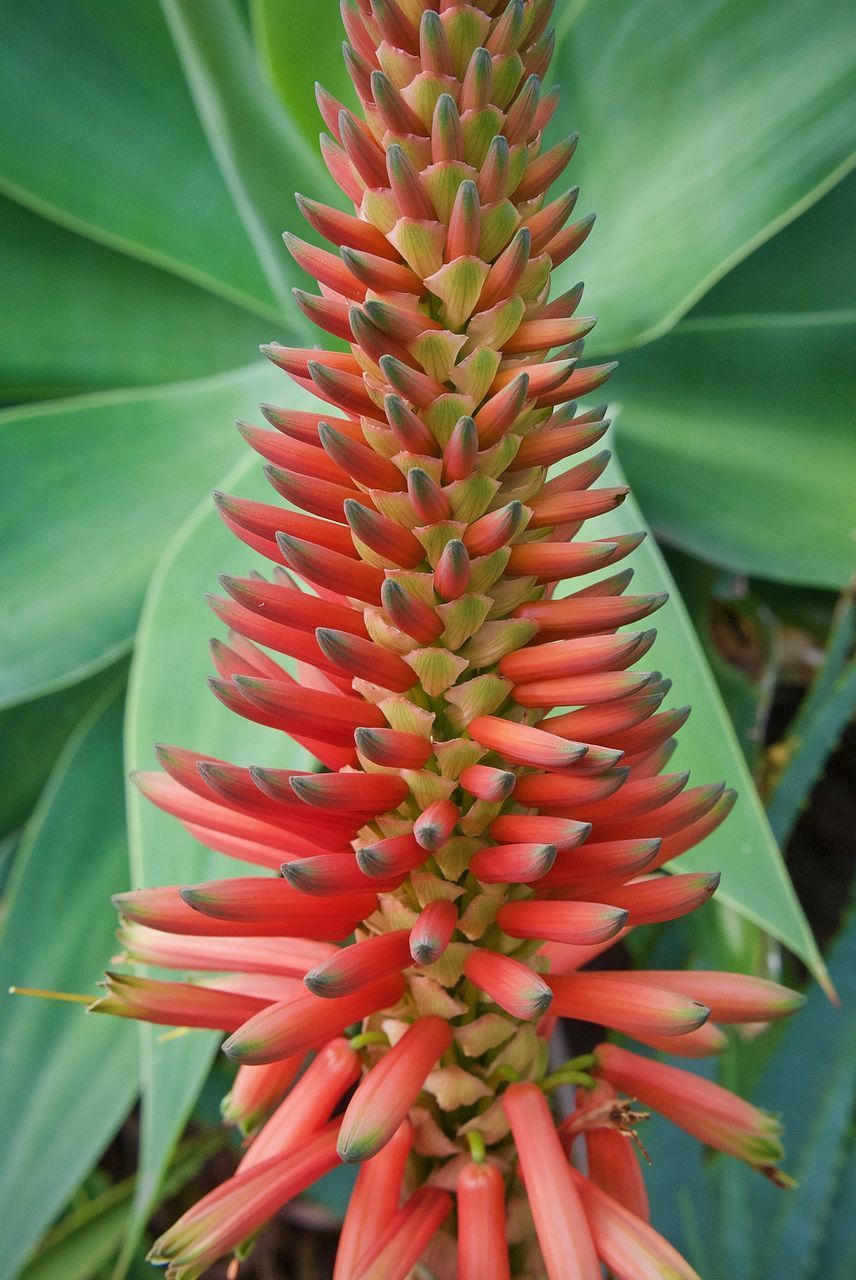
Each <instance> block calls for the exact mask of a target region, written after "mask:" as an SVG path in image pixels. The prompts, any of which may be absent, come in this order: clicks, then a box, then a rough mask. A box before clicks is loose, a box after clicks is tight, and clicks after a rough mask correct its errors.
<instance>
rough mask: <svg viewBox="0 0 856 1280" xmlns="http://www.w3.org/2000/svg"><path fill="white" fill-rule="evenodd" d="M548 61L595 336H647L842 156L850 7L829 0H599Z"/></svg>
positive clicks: (603, 339) (841, 168)
mask: <svg viewBox="0 0 856 1280" xmlns="http://www.w3.org/2000/svg"><path fill="white" fill-rule="evenodd" d="M574 15H577V16H576V20H575V21H571V22H570V23H568V22H567V21H566V22H564V23H563V24H562V25H563V29H564V28H565V27H569V29H568V30H567V32H566V34H565V35H564V38H563V39H562V41H561V43H560V46H559V51H558V55H557V57H556V60H555V63H554V66H553V73H554V75H555V76H556V78H557V79H558V80H559V82H560V84H561V85H562V89H563V95H564V96H563V99H562V103H561V105H560V108H559V112H558V116H557V121H556V122H555V123H556V127H557V129H559V130H562V131H564V132H569V131H570V130H573V129H578V130H579V131H580V134H581V141H580V146H579V151H578V153H577V158H576V159H575V161H574V163H573V165H572V166H571V170H570V175H571V176H570V181H571V182H572V183H575V184H579V186H580V187H581V189H582V198H581V202H580V209H581V211H582V212H584V213H585V212H587V211H588V210H594V211H595V212H596V213H597V215H598V223H597V226H596V228H595V231H594V234H593V235H592V236H591V237H590V238H589V240H588V241H587V242H586V244H585V246H584V247H583V248H582V249H581V250H580V252H579V253H578V254H576V255H575V256H574V257H573V258H572V259H571V260H570V261H569V262H568V264H567V265H565V266H562V267H561V268H560V269H559V271H558V273H557V279H556V286H557V288H558V287H563V288H568V287H569V286H570V285H572V284H573V283H574V282H575V281H576V280H578V279H583V280H585V281H586V285H587V295H586V296H587V297H588V298H589V300H590V305H591V307H592V309H593V310H594V311H595V312H596V313H597V314H598V315H599V316H600V322H599V324H598V327H597V329H596V330H595V331H594V334H593V335H592V339H593V341H592V343H591V344H590V345H591V346H592V347H593V348H594V347H595V346H596V347H597V348H598V349H599V350H609V351H615V350H618V349H620V348H623V347H627V346H633V345H637V344H639V343H641V342H645V341H650V340H651V339H652V338H654V337H656V336H657V335H658V334H661V333H663V332H665V331H666V330H667V329H669V328H670V327H671V326H672V325H673V324H674V323H675V321H676V320H677V319H678V318H679V317H680V316H681V315H683V313H684V312H685V311H687V310H688V309H689V307H690V306H692V304H693V303H694V302H695V301H696V300H697V299H698V298H699V297H701V296H702V294H703V293H704V292H705V291H706V290H707V289H709V288H710V286H711V285H712V284H713V283H714V282H715V281H716V280H718V279H719V278H720V277H721V276H722V275H724V274H725V272H726V271H728V270H729V269H730V268H731V267H732V266H733V265H734V264H735V263H736V262H738V261H740V259H742V258H744V257H745V256H746V255H747V254H748V253H750V252H751V251H752V250H753V249H754V248H756V247H757V245H759V244H760V243H762V242H763V241H764V240H766V239H767V238H768V237H769V236H770V235H772V234H773V233H774V232H775V231H776V230H777V229H778V228H779V227H780V226H782V225H784V224H785V223H786V222H788V221H789V220H790V219H792V218H794V217H795V216H796V215H797V214H798V213H799V212H800V211H801V210H802V208H804V207H805V206H806V205H808V204H810V203H811V202H812V201H813V200H815V199H817V198H818V197H819V196H820V195H821V194H822V193H823V192H824V191H825V190H826V189H827V188H828V187H830V186H831V185H832V184H833V183H834V182H835V181H836V180H837V179H838V178H839V177H840V176H842V175H843V173H844V172H846V170H847V168H848V167H850V166H851V165H852V152H853V149H854V148H853V124H852V121H853V110H854V83H853V75H852V34H853V33H852V8H851V5H850V4H849V3H848V0H828V2H827V3H826V4H825V5H824V6H823V13H822V18H821V16H820V15H819V13H818V8H817V5H816V3H815V0H754V2H753V3H747V0H694V3H692V4H687V3H686V0H597V3H589V4H586V5H584V6H582V7H581V8H579V7H578V8H576V9H575V10H574V11H573V12H572V13H571V14H570V15H569V16H570V17H571V18H573V17H574Z"/></svg>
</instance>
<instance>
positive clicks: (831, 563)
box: [614, 313, 856, 588]
mask: <svg viewBox="0 0 856 1280" xmlns="http://www.w3.org/2000/svg"><path fill="white" fill-rule="evenodd" d="M854 341H856V317H847V316H846V315H844V316H843V317H841V318H840V317H839V316H836V315H835V314H834V313H830V314H828V315H825V316H817V317H806V316H800V315H780V316H776V315H769V316H760V317H752V316H747V317H737V316H735V317H722V318H720V317H698V318H696V319H688V320H685V321H683V322H682V323H681V324H680V325H678V327H677V328H676V329H675V330H674V331H673V332H672V333H670V334H668V335H667V336H666V337H665V338H662V339H660V340H659V341H657V342H656V343H653V344H652V345H651V346H650V347H646V348H645V349H644V350H642V351H635V352H629V353H627V354H626V355H625V356H624V357H623V359H622V362H621V368H620V370H619V372H618V375H617V377H616V379H615V384H614V386H615V395H616V397H617V399H618V407H619V408H620V410H621V412H620V416H619V427H618V432H619V440H620V444H621V456H622V459H623V461H624V464H625V466H626V468H627V472H628V475H629V476H630V479H631V482H632V483H633V486H634V488H635V491H636V496H637V498H638V499H639V502H640V504H641V506H642V509H643V511H645V512H646V513H647V515H648V517H649V519H650V521H651V524H652V526H653V527H654V530H655V532H656V533H657V535H658V536H659V537H662V538H663V539H664V540H665V541H667V542H670V543H672V544H673V545H675V546H677V547H680V548H681V549H683V550H685V551H690V552H691V553H692V554H694V555H697V556H701V557H702V558H704V559H707V560H711V561H713V562H714V563H716V564H719V565H722V566H723V567H725V568H728V569H732V570H734V571H736V572H738V573H749V574H757V575H758V576H760V577H765V578H772V579H776V580H779V581H787V582H797V583H805V584H807V585H811V586H825V587H832V588H836V587H840V586H842V585H843V584H845V583H846V582H847V581H848V580H849V578H850V576H851V575H852V573H853V568H854V564H856V543H854V540H853V537H854V523H853V519H852V506H853V494H854V492H856V451H854V449H853V420H852V409H851V406H852V404H853V400H854V395H856V368H854V364H853V359H852V353H853V346H854Z"/></svg>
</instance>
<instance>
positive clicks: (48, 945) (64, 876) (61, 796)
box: [0, 695, 138, 1280]
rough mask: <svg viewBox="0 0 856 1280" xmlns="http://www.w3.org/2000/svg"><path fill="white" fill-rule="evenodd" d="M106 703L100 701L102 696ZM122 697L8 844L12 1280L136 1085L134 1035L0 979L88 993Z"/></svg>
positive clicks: (103, 931)
mask: <svg viewBox="0 0 856 1280" xmlns="http://www.w3.org/2000/svg"><path fill="white" fill-rule="evenodd" d="M108 697H109V695H108ZM121 734H122V700H121V698H119V697H118V696H113V697H111V698H110V700H109V701H108V702H107V703H106V705H105V704H103V703H102V704H101V705H100V706H99V707H97V708H95V709H94V710H93V711H92V712H91V713H90V715H89V716H87V718H86V720H85V721H84V722H83V723H82V724H81V725H80V727H79V729H78V730H77V731H76V732H75V734H74V736H73V738H72V739H71V740H70V741H69V743H68V745H67V747H66V749H65V751H64V752H63V754H62V757H61V759H60V761H59V763H58V764H57V767H56V770H55V771H54V774H53V776H52V778H51V780H50V782H49V784H48V787H47V789H46V791H45V793H44V795H43V797H42V800H41V802H40V804H39V807H38V810H37V812H36V814H35V815H34V816H33V819H32V821H31V823H30V825H29V827H28V829H27V832H26V835H25V838H24V840H23V841H22V844H21V847H20V849H19V851H18V855H17V859H16V863H15V870H14V878H13V884H12V886H11V889H10V893H9V904H8V917H7V920H6V924H5V928H4V931H3V937H2V941H0V990H2V991H3V993H4V994H3V996H2V999H3V1000H4V1002H5V1008H4V1012H3V1024H4V1025H3V1036H2V1039H0V1075H2V1079H3V1089H2V1090H0V1132H2V1133H3V1135H4V1158H3V1162H2V1168H0V1277H2V1280H11V1278H12V1277H14V1276H16V1275H17V1274H18V1269H19V1266H20V1264H21V1263H22V1262H23V1261H24V1259H25V1258H26V1256H27V1254H28V1253H29V1252H30V1250H31V1249H32V1247H33V1246H34V1244H35V1243H36V1241H37V1240H38V1238H39V1237H40V1235H41V1234H42V1232H43V1231H44V1230H45V1228H46V1227H47V1226H48V1225H49V1223H50V1222H51V1221H52V1219H53V1218H54V1217H55V1216H56V1215H57V1213H58V1212H59V1211H60V1209H61V1208H62V1207H63V1205H64V1204H65V1203H66V1201H67V1200H68V1198H69V1197H70V1196H71V1194H72V1193H73V1191H74V1189H75V1188H76V1187H77V1185H78V1183H79V1182H80V1180H81V1178H82V1177H83V1176H84V1175H85V1174H86V1173H88V1171H89V1169H90V1168H91V1166H92V1164H93V1163H94V1161H95V1160H96V1159H97V1158H98V1156H99V1155H100V1154H101V1152H102V1150H103V1149H104V1147H105V1146H106V1144H107V1143H108V1142H109V1140H110V1138H111V1137H112V1135H113V1134H114V1133H115V1131H116V1129H117V1128H118V1126H119V1125H120V1123H121V1122H122V1120H123V1119H124V1117H125V1115H126V1114H127V1112H128V1110H129V1108H130V1106H131V1103H132V1101H133V1099H134V1095H135V1094H136V1092H137V1087H138V1076H137V1041H136V1035H135V1030H134V1028H133V1027H130V1026H129V1025H127V1024H126V1023H124V1022H123V1021H121V1020H120V1019H111V1018H96V1017H92V1018H88V1017H86V1016H85V1015H84V1012H83V1010H82V1009H81V1007H80V1005H77V1004H58V1003H55V1002H54V1001H48V1000H37V999H32V998H28V997H25V996H15V997H9V996H6V994H5V992H6V989H7V987H9V986H10V985H16V986H20V987H38V988H53V989H58V990H61V991H72V992H82V993H85V994H94V992H95V984H96V982H97V981H98V979H99V978H100V976H101V973H102V971H103V968H104V964H105V961H106V960H107V958H108V957H109V955H110V952H111V946H112V945H113V931H114V929H115V925H116V919H115V913H114V911H113V909H112V907H111V904H110V894H111V893H114V892H116V890H117V889H121V888H123V887H125V886H126V884H127V879H128V872H127V862H126V858H127V853H126V835H125V819H124V811H123V804H122V766H121V759H122V738H121Z"/></svg>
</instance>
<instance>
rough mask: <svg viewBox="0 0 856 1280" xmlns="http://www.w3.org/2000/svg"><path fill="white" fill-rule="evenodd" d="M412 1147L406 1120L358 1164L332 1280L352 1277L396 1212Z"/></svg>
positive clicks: (409, 1127) (409, 1126)
mask: <svg viewBox="0 0 856 1280" xmlns="http://www.w3.org/2000/svg"><path fill="white" fill-rule="evenodd" d="M412 1147H413V1125H412V1124H411V1123H410V1121H409V1120H405V1121H404V1122H403V1124H401V1125H399V1127H398V1129H396V1131H395V1133H394V1134H393V1135H392V1137H391V1138H390V1140H389V1142H388V1143H387V1144H386V1146H385V1147H382V1148H381V1150H380V1151H379V1152H378V1153H377V1155H376V1156H372V1157H371V1159H370V1160H366V1161H365V1162H364V1163H363V1164H362V1165H361V1166H360V1171H359V1173H358V1174H357V1181H356V1183H355V1185H354V1190H353V1192H352V1194H351V1198H350V1200H349V1201H348V1209H347V1212H346V1214H345V1220H344V1222H343V1223H342V1234H341V1236H340V1238H339V1247H338V1249H337V1250H336V1266H335V1270H334V1272H333V1280H351V1277H352V1276H353V1275H354V1272H355V1269H356V1267H357V1264H358V1263H359V1261H360V1259H361V1258H362V1257H363V1256H364V1255H365V1254H366V1253H367V1252H368V1251H369V1249H370V1248H372V1247H373V1246H374V1245H375V1243H376V1242H377V1240H378V1239H379V1237H380V1236H381V1235H382V1233H383V1232H384V1231H385V1230H386V1228H387V1226H388V1225H389V1222H390V1221H391V1219H392V1218H394V1216H395V1214H396V1213H397V1212H398V1208H399V1205H400V1202H401V1192H402V1187H403V1183H404V1170H405V1166H406V1164H407V1157H408V1156H409V1155H410V1152H411V1149H412Z"/></svg>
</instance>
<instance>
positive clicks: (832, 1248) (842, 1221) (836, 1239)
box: [811, 1135, 856, 1280]
mask: <svg viewBox="0 0 856 1280" xmlns="http://www.w3.org/2000/svg"><path fill="white" fill-rule="evenodd" d="M854 1204H856V1141H854V1138H853V1135H851V1138H850V1144H849V1148H848V1150H847V1152H846V1154H845V1157H844V1168H843V1171H842V1173H841V1177H840V1179H839V1186H838V1190H837V1193H836V1196H835V1199H834V1200H833V1202H832V1205H831V1207H830V1209H829V1212H828V1216H827V1220H826V1231H825V1233H824V1237H823V1241H822V1243H821V1246H820V1249H819V1250H818V1253H817V1258H816V1264H815V1267H814V1269H813V1271H812V1273H811V1277H812V1280H851V1278H852V1276H853V1274H854V1272H856V1233H854V1231H853V1206H854Z"/></svg>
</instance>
